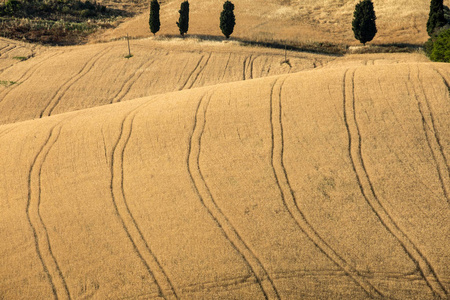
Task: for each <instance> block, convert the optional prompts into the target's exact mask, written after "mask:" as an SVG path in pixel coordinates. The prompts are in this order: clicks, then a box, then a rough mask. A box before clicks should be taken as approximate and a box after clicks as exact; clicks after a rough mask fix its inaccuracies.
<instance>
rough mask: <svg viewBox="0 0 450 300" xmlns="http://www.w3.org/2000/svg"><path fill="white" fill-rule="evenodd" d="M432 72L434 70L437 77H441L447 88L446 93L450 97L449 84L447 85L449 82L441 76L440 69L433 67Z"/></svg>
mask: <svg viewBox="0 0 450 300" xmlns="http://www.w3.org/2000/svg"><path fill="white" fill-rule="evenodd" d="M433 70H434V71H435V72H436V73H438V74H439V76H441V78H442V81H443V82H444V84H445V86H446V87H447V90H448V93H449V95H450V83H449V81H448V80H447V78H446V77H445V76H444V74H442V70H441V69H440V68H436V67H433Z"/></svg>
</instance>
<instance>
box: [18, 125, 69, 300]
mask: <svg viewBox="0 0 450 300" xmlns="http://www.w3.org/2000/svg"><path fill="white" fill-rule="evenodd" d="M61 129H62V126H61V125H59V124H57V125H55V126H53V127H52V129H51V130H50V133H49V135H48V137H47V139H46V141H45V142H44V144H43V145H42V147H41V148H40V149H39V151H38V153H37V154H36V156H35V157H34V160H33V162H32V164H31V167H30V170H29V175H28V201H27V207H26V215H27V220H28V223H29V225H30V228H31V231H32V232H33V237H34V245H35V248H36V253H37V255H38V257H39V260H40V262H41V264H42V267H43V269H44V272H45V274H46V276H47V279H48V281H49V282H50V285H51V288H52V292H53V297H54V298H55V299H71V295H70V291H69V289H68V286H67V283H66V280H65V278H64V275H63V273H62V271H61V268H60V266H59V264H58V261H57V260H56V257H55V255H54V254H53V250H52V247H51V242H50V237H49V234H48V231H47V227H46V225H45V223H44V221H43V219H42V216H41V213H40V204H41V173H42V166H43V164H44V162H45V160H46V158H47V155H48V153H49V152H50V150H51V149H52V147H53V145H54V144H55V143H56V142H57V140H58V138H59V135H60V133H61Z"/></svg>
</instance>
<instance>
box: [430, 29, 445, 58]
mask: <svg viewBox="0 0 450 300" xmlns="http://www.w3.org/2000/svg"><path fill="white" fill-rule="evenodd" d="M428 47H429V45H428ZM425 51H427V50H425ZM428 51H429V50H428ZM430 52H431V53H430V59H431V60H432V61H440V62H450V29H447V30H445V31H442V32H441V33H440V34H439V35H438V36H437V38H436V40H435V41H434V42H433V46H432V50H431V51H430Z"/></svg>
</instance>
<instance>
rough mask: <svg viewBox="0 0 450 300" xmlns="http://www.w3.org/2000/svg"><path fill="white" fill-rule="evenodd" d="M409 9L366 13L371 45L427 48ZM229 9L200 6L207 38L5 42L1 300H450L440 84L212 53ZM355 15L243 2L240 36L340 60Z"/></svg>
mask: <svg viewBox="0 0 450 300" xmlns="http://www.w3.org/2000/svg"><path fill="white" fill-rule="evenodd" d="M410 2H411V3H410V4H407V2H406V1H391V0H384V1H382V0H379V1H377V0H374V4H375V6H377V5H378V6H379V7H380V9H379V11H380V12H379V14H378V15H379V21H380V23H381V24H380V25H379V34H380V35H379V36H377V37H378V40H376V39H375V40H374V43H379V44H382V43H390V42H397V43H404V42H410V43H418V42H419V41H420V42H424V41H425V40H426V29H425V25H424V24H423V23H424V22H426V18H427V9H428V5H429V4H428V2H427V1H423V2H422V1H410ZM425 2H427V3H425ZM124 3H125V4H126V5H133V3H131V2H130V3H131V4H130V3H126V2H125V1H124ZM221 3H222V1H215V0H214V1H203V2H202V1H194V0H192V8H191V9H192V11H193V12H192V13H193V15H191V18H192V20H193V22H192V27H191V29H190V30H192V31H196V33H197V34H198V35H199V36H202V37H201V38H200V37H199V36H197V37H195V36H193V37H188V38H186V39H181V38H174V37H171V38H169V37H165V38H152V37H150V33H149V32H148V15H147V12H146V11H145V12H143V13H142V14H140V15H138V16H136V17H134V18H131V19H129V20H127V21H125V22H123V23H122V24H121V25H120V26H119V27H117V28H115V29H109V30H106V31H104V32H100V33H97V34H96V35H95V36H94V37H92V39H91V42H90V43H89V44H87V45H80V46H66V47H48V46H40V45H34V44H28V43H25V42H21V41H13V40H8V39H0V241H1V242H0V299H372V298H375V299H398V300H402V299H417V300H422V299H449V298H450V296H449V292H450V267H449V266H450V94H449V93H450V67H449V65H448V64H444V63H432V62H430V61H429V60H428V59H427V58H426V56H425V55H424V54H423V53H421V52H420V51H417V52H416V53H404V54H400V53H397V54H382V53H380V54H347V55H329V54H317V53H308V52H299V51H288V52H287V54H286V55H287V58H288V59H289V64H290V65H288V64H286V63H282V62H283V61H284V59H285V52H284V50H278V49H270V48H263V47H250V46H243V44H242V43H240V42H239V41H238V40H233V39H231V40H230V41H222V40H221V39H219V38H211V39H209V38H205V37H213V36H219V34H220V32H216V29H210V28H207V25H206V23H207V22H204V23H202V22H200V21H199V20H196V21H195V20H194V18H195V16H198V15H199V14H200V11H203V13H204V15H205V16H206V17H208V18H211V20H212V19H213V16H216V15H217V14H219V13H220V9H221V6H220V5H221ZM355 3H357V1H336V0H333V1H331V0H324V1H323V3H321V1H319V2H316V1H294V0H292V1H278V2H277V1H275V2H274V3H271V4H267V5H265V6H264V5H262V1H247V0H246V1H236V10H237V12H236V15H237V22H238V24H239V14H241V15H240V16H241V18H242V19H245V21H243V23H244V24H251V23H252V22H253V24H256V25H254V27H251V26H242V27H238V26H237V27H236V35H237V36H238V37H240V38H245V39H251V40H257V39H258V37H261V36H263V37H264V32H266V31H267V32H269V34H268V35H267V36H265V37H264V39H269V40H270V39H274V40H275V39H280V40H282V39H286V40H289V39H290V40H297V41H302V40H309V39H314V40H316V41H332V42H338V41H343V42H348V41H350V40H351V39H352V32H351V30H350V31H349V30H348V28H347V29H345V26H346V24H347V25H348V23H349V22H351V14H352V10H353V7H354V5H355ZM125 4H124V5H125ZM136 5H137V4H136ZM408 5H410V6H408ZM178 6H179V3H178V2H176V1H167V2H163V5H162V11H163V9H164V8H166V11H169V10H168V9H167V8H172V12H170V13H171V14H170V13H169V12H166V15H163V14H162V15H161V17H162V20H171V21H170V26H171V27H170V26H169V25H167V26H168V27H166V28H164V27H162V28H163V29H162V32H163V33H164V34H167V35H171V34H175V33H176V27H175V26H176V25H175V23H174V22H175V21H176V12H177V11H176V9H177V7H178ZM405 6H408V7H409V8H408V9H405V10H404V11H403V12H402V13H404V16H403V18H399V19H397V23H395V24H394V25H392V24H391V25H388V24H387V23H385V24H384V25H383V23H382V22H383V20H384V21H385V22H387V20H393V19H395V17H394V16H393V15H392V9H398V8H400V7H405ZM196 9H197V11H196ZM277 9H278V10H277ZM217 12H218V13H217ZM264 12H266V14H264ZM269 12H270V14H269ZM424 14H425V15H424ZM300 15H303V16H304V15H307V19H302V18H301V17H300ZM146 18H147V19H146ZM305 18H306V17H305ZM172 19H173V20H172ZM347 19H348V20H350V21H345V20H347ZM324 20H327V21H324ZM217 22H218V20H217ZM277 22H281V23H279V24H278V25H276V26H275V25H274V24H275V23H277ZM333 22H334V23H333ZM345 22H347V23H345ZM167 23H169V21H167ZM172 23H173V24H172ZM297 23H298V24H300V25H301V26H298V27H297V28H296V29H295V30H294V29H293V28H294V27H295V26H296V25H295V24H297ZM410 23H411V24H415V25H417V26H418V27H417V28H415V27H414V26H409V25H410ZM163 24H164V23H163ZM330 24H334V25H335V26H334V25H333V26H334V27H333V28H334V29H330V31H329V32H328V33H327V32H326V30H325V29H324V28H326V27H327V26H328V25H330ZM418 24H420V26H419V25H418ZM202 26H203V27H202ZM383 26H384V27H383ZM216 27H218V26H216ZM244 28H245V29H244ZM314 28H317V30H318V31H317V32H314V30H313V29H314ZM387 28H388V29H389V30H390V31H389V32H386V31H387V30H388V29H387ZM202 30H203V31H202ZM333 30H334V31H333ZM383 30H384V33H383ZM127 32H130V33H132V35H133V36H134V37H135V39H132V40H131V41H130V43H131V51H132V53H133V57H131V58H129V59H126V58H124V56H125V55H126V54H127V52H128V50H127V45H126V41H125V40H123V39H120V38H121V37H122V36H123V35H126V33H127ZM334 33H336V35H335V37H334V38H329V37H330V36H331V35H334ZM297 35H302V36H299V37H298V38H297V37H296V36H297ZM137 37H140V38H137ZM99 41H101V42H99ZM350 42H353V41H350ZM355 45H356V43H355ZM18 57H26V58H27V59H26V60H24V61H21V60H20V59H18Z"/></svg>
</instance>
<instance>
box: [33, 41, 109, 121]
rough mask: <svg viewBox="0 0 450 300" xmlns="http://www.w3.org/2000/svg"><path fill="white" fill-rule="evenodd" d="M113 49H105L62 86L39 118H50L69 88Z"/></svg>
mask: <svg viewBox="0 0 450 300" xmlns="http://www.w3.org/2000/svg"><path fill="white" fill-rule="evenodd" d="M111 48H112V46H110V47H107V48H105V49H103V50H102V51H100V52H99V53H97V54H95V55H94V56H93V57H91V58H90V59H89V60H88V61H87V62H86V63H85V64H84V65H83V67H82V68H81V70H80V71H79V72H78V73H77V74H76V75H75V76H73V77H72V78H70V79H69V80H67V81H66V82H65V83H64V84H63V85H62V86H60V87H59V88H58V90H57V91H56V92H55V94H54V95H53V97H52V99H51V100H50V102H49V103H47V105H46V106H45V108H44V109H43V110H42V111H41V113H40V114H39V117H40V118H42V117H43V116H44V115H45V116H50V115H51V114H52V112H53V110H54V109H55V108H56V106H57V105H58V104H59V102H60V101H61V98H62V97H63V96H64V94H65V93H66V92H67V91H68V90H69V88H70V87H71V86H72V85H74V84H75V83H76V82H77V81H78V80H80V79H81V78H83V76H85V75H86V74H87V73H88V72H89V71H90V70H91V69H92V68H93V67H94V65H95V64H96V63H97V61H98V60H99V59H100V58H101V57H103V55H104V54H105V53H106V52H108V51H109V50H110V49H111Z"/></svg>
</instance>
